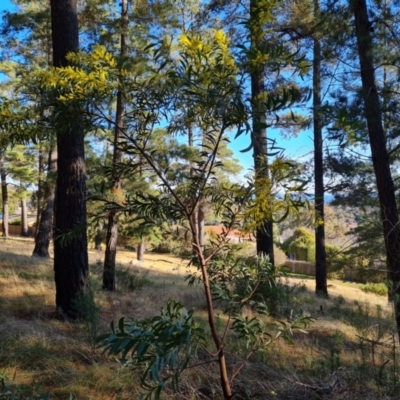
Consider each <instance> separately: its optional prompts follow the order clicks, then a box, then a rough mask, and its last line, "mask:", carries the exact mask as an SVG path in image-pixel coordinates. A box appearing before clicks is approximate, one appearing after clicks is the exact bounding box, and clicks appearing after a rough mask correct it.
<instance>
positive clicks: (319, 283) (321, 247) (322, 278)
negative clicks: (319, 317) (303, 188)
mask: <svg viewBox="0 0 400 400" xmlns="http://www.w3.org/2000/svg"><path fill="white" fill-rule="evenodd" d="M319 7H320V6H319V0H314V15H315V16H316V17H317V16H318V15H319ZM317 35H318V33H315V34H314V58H313V107H314V112H313V116H314V184H315V192H314V193H315V199H314V202H315V205H314V206H315V214H316V218H317V220H318V222H317V224H316V226H315V291H316V293H317V294H321V295H325V296H327V295H328V285H327V281H326V247H325V217H324V162H323V139H322V115H321V43H320V40H319V38H318V37H317Z"/></svg>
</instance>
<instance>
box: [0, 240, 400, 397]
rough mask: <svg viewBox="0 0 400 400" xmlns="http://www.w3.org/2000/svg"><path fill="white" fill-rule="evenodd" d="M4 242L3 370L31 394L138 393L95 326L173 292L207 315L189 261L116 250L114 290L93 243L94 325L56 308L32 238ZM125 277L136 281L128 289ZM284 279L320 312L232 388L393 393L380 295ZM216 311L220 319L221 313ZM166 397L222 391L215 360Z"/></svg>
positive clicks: (233, 358)
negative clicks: (66, 318) (101, 345)
mask: <svg viewBox="0 0 400 400" xmlns="http://www.w3.org/2000/svg"><path fill="white" fill-rule="evenodd" d="M0 246H1V250H0V307H1V308H0V309H1V313H0V375H1V373H4V374H5V375H7V376H8V377H10V378H12V377H13V376H14V375H15V384H16V386H17V387H19V389H20V390H21V391H22V393H25V394H26V395H27V396H33V395H34V394H35V393H39V392H44V391H46V390H48V391H50V392H51V396H52V398H54V399H60V400H63V399H69V398H70V394H73V395H74V396H76V398H78V399H79V400H91V399H92V400H117V399H120V400H128V399H139V393H140V387H139V385H138V382H137V379H136V375H135V373H134V372H132V371H131V370H129V369H122V370H121V369H119V367H118V364H117V363H115V361H113V360H111V359H109V358H107V357H105V356H103V355H101V353H100V352H99V351H98V350H97V349H95V348H94V346H93V330H94V331H95V332H97V333H98V332H101V331H105V330H106V329H107V326H108V324H109V322H110V321H111V320H116V319H118V318H119V317H121V316H130V317H135V318H142V317H148V316H151V315H154V314H156V313H158V311H159V309H160V307H161V306H163V305H165V304H166V302H167V300H168V299H169V298H174V299H176V300H180V301H181V302H182V303H183V304H184V305H185V306H186V307H187V308H195V310H196V316H197V318H198V319H199V320H205V311H204V300H203V298H202V293H201V288H200V287H190V288H189V287H188V286H187V284H186V283H185V282H184V277H185V276H186V275H187V273H188V272H189V270H190V268H189V267H188V266H187V262H186V261H183V260H179V259H177V258H175V257H171V256H168V255H165V254H162V255H159V254H147V255H146V261H145V262H144V263H143V264H141V263H137V262H136V261H135V254H134V253H133V252H127V251H119V252H118V262H119V264H120V266H119V268H118V269H119V274H118V279H119V280H118V281H117V287H118V291H117V292H115V293H104V292H102V291H101V290H100V286H101V285H100V277H101V263H102V259H103V253H102V252H97V251H90V252H89V257H90V263H91V268H92V278H91V282H92V287H93V290H94V293H95V299H96V303H97V305H98V306H99V307H100V309H101V312H100V315H99V317H100V318H99V321H96V323H95V326H93V324H94V322H93V321H92V326H89V325H90V323H71V322H62V321H59V320H57V319H55V318H54V309H55V304H54V298H55V289H54V283H53V271H52V268H53V266H52V262H51V261H48V262H43V261H42V260H38V259H35V258H31V257H30V255H31V252H32V249H33V242H32V241H30V240H2V241H1V242H0ZM129 277H133V278H132V279H133V283H134V284H133V290H128V286H129V285H127V281H126V280H127V279H128V278H129ZM289 283H290V284H291V285H294V284H299V283H300V284H302V285H305V287H306V289H303V290H299V291H298V292H296V296H295V297H294V298H292V299H291V303H290V307H292V308H294V309H297V310H299V309H300V308H302V309H303V310H304V312H305V313H306V314H307V315H310V316H312V317H315V318H317V319H316V321H315V323H313V324H312V325H311V326H310V327H309V334H307V335H305V334H302V333H295V334H294V336H293V342H292V343H288V342H285V341H284V340H280V341H277V342H275V343H274V344H273V345H272V346H271V347H270V348H269V349H268V351H267V352H264V353H258V354H256V355H254V356H253V357H252V358H251V359H250V360H249V362H248V363H247V365H246V367H245V369H244V370H243V373H242V374H241V376H240V378H239V379H238V381H237V385H236V389H237V390H241V389H251V390H252V391H253V392H257V391H258V392H259V393H260V397H259V398H261V399H293V400H302V399H308V400H311V399H317V398H319V399H343V400H344V399H355V400H356V399H389V398H392V399H399V398H400V392H399V388H398V376H397V374H398V369H399V363H398V361H397V360H400V354H399V351H398V349H397V346H398V345H397V344H396V343H395V342H394V341H393V329H394V324H393V319H392V310H391V307H390V305H388V304H387V301H386V299H385V298H384V297H381V296H376V295H374V294H367V293H364V292H362V291H361V290H359V289H358V288H357V286H356V285H348V284H346V285H343V284H342V283H341V282H332V283H331V285H332V286H330V288H329V290H330V293H331V297H330V298H329V299H320V298H317V297H315V295H314V293H313V292H314V283H313V281H312V280H301V279H297V278H289ZM136 284H137V286H135V285H136ZM321 306H322V311H323V314H322V313H321ZM250 312H251V311H249V313H250ZM217 314H218V319H219V321H220V323H221V324H223V322H224V320H225V316H224V315H222V314H221V313H220V312H218V313H217ZM228 344H229V349H228V356H227V357H228V362H229V365H230V368H235V366H237V365H239V363H240V362H241V360H242V357H243V356H244V355H245V346H244V343H242V342H241V341H240V340H238V339H237V338H236V337H234V336H232V335H231V336H230V337H229V341H228ZM197 357H198V358H197V360H194V361H193V362H200V363H201V362H202V361H204V355H201V354H199V355H198V356H197ZM339 367H344V368H345V369H344V370H342V369H340V370H338V368H339ZM333 373H338V374H339V375H340V376H339V378H340V380H339V384H338V385H336V386H335V388H334V390H333V391H332V392H331V393H330V394H329V396H328V395H326V396H323V395H322V394H318V390H316V388H318V386H326V385H328V384H329V382H330V380H331V379H333V377H332V374H333ZM318 381H319V382H320V383H319V384H317V382H318ZM207 396H208V397H207ZM0 398H2V397H1V389H0ZM165 398H168V399H177V400H186V399H187V400H189V399H206V398H208V399H219V398H220V396H219V387H218V371H217V366H216V365H213V364H206V365H203V366H201V367H199V368H192V369H189V370H188V372H187V374H186V375H185V376H184V378H183V380H182V390H181V393H180V394H179V395H176V394H173V393H168V394H167V395H166V397H165Z"/></svg>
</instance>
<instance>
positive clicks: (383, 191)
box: [352, 0, 400, 338]
mask: <svg viewBox="0 0 400 400" xmlns="http://www.w3.org/2000/svg"><path fill="white" fill-rule="evenodd" d="M352 6H353V12H354V19H355V27H356V36H357V46H358V54H359V58H360V69H361V81H362V87H363V95H364V106H365V117H366V119H367V126H368V135H369V141H370V146H371V155H372V163H373V167H374V172H375V177H376V185H377V189H378V198H379V206H380V212H381V219H382V228H383V235H384V240H385V249H386V262H387V269H388V277H389V279H390V281H391V282H392V285H391V288H390V295H391V296H390V297H391V298H392V299H393V301H394V309H395V318H396V325H397V332H398V335H399V338H400V224H399V218H398V211H397V204H396V196H395V189H394V184H393V179H392V174H391V170H390V158H389V153H388V150H387V147H386V136H385V132H384V130H383V126H382V113H381V107H380V101H379V95H378V90H377V87H376V83H375V67H374V62H373V44H372V37H371V32H370V27H371V25H370V22H369V20H368V13H367V5H366V2H365V0H353V1H352Z"/></svg>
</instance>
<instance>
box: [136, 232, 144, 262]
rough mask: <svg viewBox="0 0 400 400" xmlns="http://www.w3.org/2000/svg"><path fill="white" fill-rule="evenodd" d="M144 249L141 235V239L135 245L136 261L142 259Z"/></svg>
mask: <svg viewBox="0 0 400 400" xmlns="http://www.w3.org/2000/svg"><path fill="white" fill-rule="evenodd" d="M145 251H146V246H145V241H144V237H142V239H141V240H140V242H139V243H138V245H137V251H136V259H137V260H138V261H144V253H145Z"/></svg>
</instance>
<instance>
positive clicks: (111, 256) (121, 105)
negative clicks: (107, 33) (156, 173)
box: [103, 0, 128, 291]
mask: <svg viewBox="0 0 400 400" xmlns="http://www.w3.org/2000/svg"><path fill="white" fill-rule="evenodd" d="M121 8H122V10H121V12H122V14H121V15H122V33H121V59H120V68H121V69H122V67H123V62H124V60H125V57H126V54H127V50H128V49H127V32H126V31H127V27H128V0H122V2H121ZM124 114H125V98H124V93H123V87H122V84H121V86H120V88H119V90H118V94H117V110H116V115H115V130H114V154H113V176H112V190H113V193H114V194H115V195H116V196H118V195H119V194H120V192H121V177H120V174H119V172H118V170H117V168H118V164H119V163H120V162H121V151H120V150H119V148H118V145H119V143H120V142H121V138H122V130H123V128H124ZM117 240H118V214H117V213H116V212H115V211H110V212H109V215H108V226H107V238H106V251H105V255H104V269H103V289H104V290H110V291H114V290H115V260H116V255H117Z"/></svg>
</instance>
